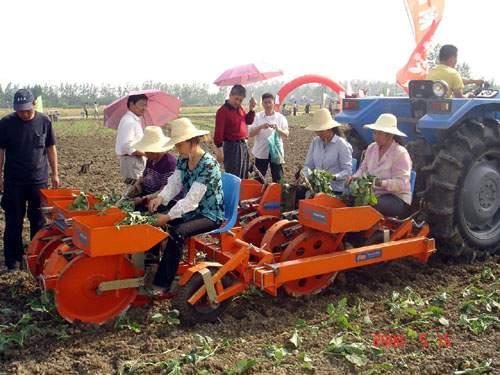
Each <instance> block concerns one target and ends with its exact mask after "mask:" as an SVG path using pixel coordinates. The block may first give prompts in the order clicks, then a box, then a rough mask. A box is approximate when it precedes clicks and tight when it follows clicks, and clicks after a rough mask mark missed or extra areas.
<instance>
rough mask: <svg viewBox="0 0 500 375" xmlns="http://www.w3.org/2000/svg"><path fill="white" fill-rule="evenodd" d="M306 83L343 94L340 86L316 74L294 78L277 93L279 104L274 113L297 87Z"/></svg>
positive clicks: (342, 88)
mask: <svg viewBox="0 0 500 375" xmlns="http://www.w3.org/2000/svg"><path fill="white" fill-rule="evenodd" d="M308 83H319V84H321V85H325V86H327V87H329V88H331V89H332V90H333V91H335V92H336V93H337V94H340V92H341V91H343V92H345V89H344V87H342V85H341V84H339V83H337V82H335V81H333V80H331V79H330V78H326V77H323V76H318V75H316V74H307V75H305V76H300V77H298V78H295V79H294V80H292V81H290V82H288V83H286V84H285V85H284V86H283V87H282V88H281V89H280V91H279V92H278V94H277V97H278V98H279V103H276V108H275V110H276V111H279V110H280V106H281V104H283V103H284V102H285V99H286V97H287V96H288V94H290V93H291V92H292V91H293V90H295V89H296V88H297V87H300V86H302V85H306V84H308Z"/></svg>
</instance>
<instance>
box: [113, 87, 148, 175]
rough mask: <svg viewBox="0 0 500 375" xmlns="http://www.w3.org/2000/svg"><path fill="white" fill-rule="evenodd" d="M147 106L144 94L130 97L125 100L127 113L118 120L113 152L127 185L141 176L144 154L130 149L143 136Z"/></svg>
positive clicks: (146, 98)
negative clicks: (117, 158) (116, 156)
mask: <svg viewBox="0 0 500 375" xmlns="http://www.w3.org/2000/svg"><path fill="white" fill-rule="evenodd" d="M147 105H148V97H147V96H146V95H144V94H141V95H130V96H129V97H128V100H127V108H128V111H127V113H125V114H124V115H123V117H122V119H121V120H120V124H119V125H118V131H117V134H116V144H115V152H116V154H117V155H118V157H119V158H120V173H121V175H122V177H123V181H124V182H125V183H126V184H127V185H133V184H135V182H136V181H137V180H138V179H139V178H140V177H141V176H142V172H143V171H144V167H145V164H146V163H145V159H144V157H145V156H146V154H145V153H144V152H142V151H138V150H136V149H134V148H133V147H132V144H133V143H136V142H139V141H140V140H141V138H142V137H143V136H144V131H143V115H144V112H145V111H146V107H147Z"/></svg>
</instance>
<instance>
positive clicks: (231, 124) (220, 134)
mask: <svg viewBox="0 0 500 375" xmlns="http://www.w3.org/2000/svg"><path fill="white" fill-rule="evenodd" d="M245 96H246V89H245V88H244V87H243V86H242V85H234V86H233V87H232V88H231V91H230V93H229V99H228V100H226V102H225V103H224V104H223V105H222V106H221V107H220V108H219V109H218V110H217V113H216V115H215V134H214V144H215V146H216V147H217V150H216V158H217V161H218V162H219V163H221V164H222V163H224V169H225V171H226V172H228V173H231V174H234V175H235V176H238V177H239V178H242V179H244V178H248V167H249V155H248V146H247V138H248V128H247V125H250V124H252V123H253V121H254V119H255V111H254V108H255V105H256V104H257V103H256V102H255V99H254V98H250V101H249V103H248V107H249V112H248V113H246V112H245V110H244V109H243V107H242V106H241V103H242V102H243V100H244V99H245Z"/></svg>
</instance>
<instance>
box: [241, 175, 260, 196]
mask: <svg viewBox="0 0 500 375" xmlns="http://www.w3.org/2000/svg"><path fill="white" fill-rule="evenodd" d="M263 191H264V185H262V184H261V183H260V182H259V181H257V180H253V179H246V180H241V184H240V201H246V200H250V199H257V198H260V197H261V196H262V192H263Z"/></svg>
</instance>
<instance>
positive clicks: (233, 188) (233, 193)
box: [210, 173, 241, 234]
mask: <svg viewBox="0 0 500 375" xmlns="http://www.w3.org/2000/svg"><path fill="white" fill-rule="evenodd" d="M240 185H241V179H240V178H239V177H237V176H235V175H234V174H231V173H223V174H222V193H223V194H224V218H225V220H226V221H225V222H224V224H223V225H222V226H221V227H220V228H217V229H214V230H213V231H211V232H210V234H219V233H224V232H227V231H228V230H230V229H231V228H232V227H234V225H235V224H236V220H238V204H239V202H240Z"/></svg>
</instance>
